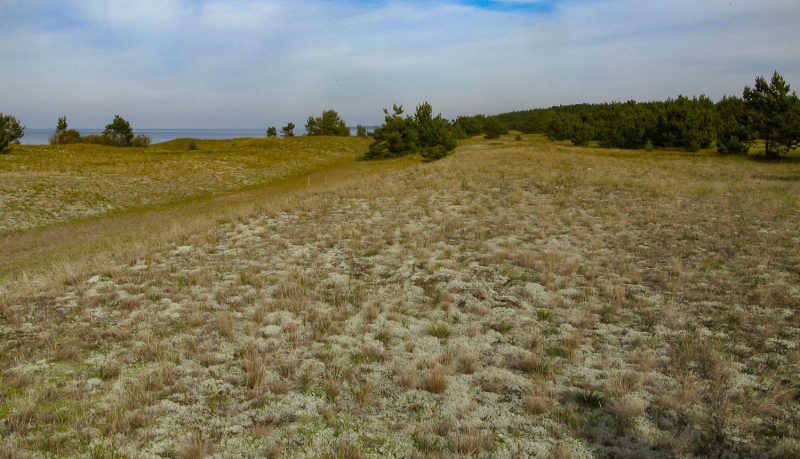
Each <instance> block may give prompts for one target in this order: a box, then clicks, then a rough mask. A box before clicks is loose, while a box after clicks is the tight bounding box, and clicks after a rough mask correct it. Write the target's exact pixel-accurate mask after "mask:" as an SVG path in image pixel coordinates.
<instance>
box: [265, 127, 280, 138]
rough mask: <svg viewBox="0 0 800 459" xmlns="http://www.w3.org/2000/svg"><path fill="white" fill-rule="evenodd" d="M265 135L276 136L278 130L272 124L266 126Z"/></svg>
mask: <svg viewBox="0 0 800 459" xmlns="http://www.w3.org/2000/svg"><path fill="white" fill-rule="evenodd" d="M267 137H278V130H277V129H275V127H274V126H271V127H268V128H267Z"/></svg>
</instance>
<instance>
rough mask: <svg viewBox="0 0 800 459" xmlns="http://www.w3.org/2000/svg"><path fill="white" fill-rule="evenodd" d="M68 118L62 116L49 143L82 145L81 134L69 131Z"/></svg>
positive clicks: (72, 130)
mask: <svg viewBox="0 0 800 459" xmlns="http://www.w3.org/2000/svg"><path fill="white" fill-rule="evenodd" d="M68 127H69V126H68V125H67V117H66V116H62V117H61V118H59V119H58V123H56V130H55V132H53V135H51V136H50V138H49V139H48V142H50V145H58V144H66V143H80V141H81V133H80V132H78V131H76V130H75V129H68Z"/></svg>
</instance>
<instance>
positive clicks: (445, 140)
mask: <svg viewBox="0 0 800 459" xmlns="http://www.w3.org/2000/svg"><path fill="white" fill-rule="evenodd" d="M414 122H415V123H416V124H417V145H418V148H419V153H420V154H421V155H422V157H423V158H424V159H425V161H435V160H437V159H441V158H444V157H445V156H447V155H448V154H449V153H450V152H452V151H453V150H455V148H456V146H458V139H457V137H456V132H455V131H454V130H453V126H452V125H451V124H450V122H449V121H448V120H446V119H444V118H442V114H441V113H440V114H438V115H436V116H435V117H434V116H433V108H432V107H431V104H429V103H428V102H424V103H422V104H421V105H418V106H417V111H416V113H415V114H414Z"/></svg>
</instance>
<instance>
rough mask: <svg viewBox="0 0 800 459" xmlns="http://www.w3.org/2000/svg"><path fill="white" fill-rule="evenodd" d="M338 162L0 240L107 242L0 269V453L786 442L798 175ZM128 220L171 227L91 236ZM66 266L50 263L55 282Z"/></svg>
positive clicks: (599, 163) (513, 160)
mask: <svg viewBox="0 0 800 459" xmlns="http://www.w3.org/2000/svg"><path fill="white" fill-rule="evenodd" d="M304 141H309V142H311V140H307V139H304V138H300V139H299V140H297V142H298V144H297V148H299V149H301V150H302V148H301V147H300V145H301V143H302V142H304ZM317 141H319V142H322V143H321V144H320V145H324V143H325V142H327V141H330V142H339V140H338V139H328V140H326V139H319V140H317V139H314V140H313V142H317ZM254 142H256V141H254ZM276 142H280V140H276ZM341 142H343V143H342V144H341V145H344V146H347V145H349V147H348V148H351V147H352V148H353V149H354V150H355V149H357V148H356V147H357V146H358V145H359V144H357V143H356V141H355V140H354V139H350V140H347V139H345V140H342V141H341ZM348 142H351V143H348ZM236 143H237V144H238V141H236ZM220 145H222V144H220ZM264 145H267V144H266V143H265V144H264ZM308 145H309V148H311V146H312V145H315V144H308ZM198 146H199V148H200V150H199V152H198V153H197V154H200V155H207V156H209V157H213V156H214V154H219V155H220V156H224V155H231V158H234V157H235V155H236V154H237V153H235V148H234V146H232V145H228V146H226V147H225V148H231V149H232V150H231V151H228V152H227V153H226V152H225V151H222V150H224V149H223V148H222V146H220V151H219V152H218V153H213V154H212V153H209V152H206V151H205V150H209V146H208V144H205V142H202V141H200V142H198ZM49 148H51V147H38V149H41V150H48V149H49ZM185 148H186V145H185V144H183V145H178V144H176V146H175V149H176V152H175V153H174V154H175V155H179V154H180V155H189V154H191V153H187V152H185V151H181V152H180V153H179V152H178V150H181V149H182V150H185ZM237 148H238V147H237ZM254 148H255V147H254ZM342 148H344V147H342ZM38 149H37V148H36V147H25V150H24V152H25V155H34V154H35V153H36V152H37V151H38ZM22 151H23V149H22V147H19V149H18V148H17V147H14V149H12V152H11V154H10V155H7V157H8V158H12V159H9V161H11V162H14V161H30V162H29V163H27V164H29V165H30V167H32V168H29V169H19V168H18V169H15V170H16V172H15V173H17V174H20V176H21V177H22V176H26V174H29V175H30V177H28V178H26V180H35V179H36V177H37V171H36V168H35V167H33V166H32V165H33V164H35V162H33V161H34V159H32V158H27V159H24V160H23V159H20V156H19V153H20V152H22ZM342 151H344V150H342ZM86 153H87V154H88V153H89V152H86ZM150 153H155V150H154V151H153V152H150ZM150 153H147V152H142V153H141V154H144V155H146V154H150ZM358 153H359V152H356V151H353V152H352V154H351V153H347V154H345V153H344V152H343V153H342V154H341V156H337V158H338V159H335V160H332V162H330V163H324V164H322V163H320V164H318V165H317V166H313V167H316V169H313V170H311V169H304V168H305V167H309V168H311V167H312V166H302V165H301V166H298V169H296V174H297V175H295V178H294V179H291V178H287V179H276V180H279V181H278V182H275V181H270V180H271V179H270V180H266V181H264V182H260V184H258V185H252V187H251V188H248V189H243V188H241V187H240V188H235V187H234V188H232V189H225V190H218V191H216V192H215V193H217V194H216V195H213V196H211V195H209V196H206V195H195V196H193V197H191V198H186V197H184V198H180V199H177V200H175V201H169V199H171V198H170V196H169V193H167V194H166V195H165V196H166V198H165V199H167V201H169V202H165V203H161V204H157V205H156V204H154V205H153V206H154V207H145V208H143V209H138V210H137V209H115V210H111V211H109V212H107V213H105V214H102V215H100V214H98V215H96V216H94V217H91V218H90V219H88V220H87V219H84V217H75V219H74V220H68V221H60V222H57V223H52V225H51V226H43V227H39V228H31V229H27V230H23V229H18V230H14V232H12V233H8V234H7V235H6V236H3V237H4V238H5V239H4V241H12V240H14V241H21V240H23V239H25V238H28V239H25V240H28V241H33V242H35V243H36V244H34V245H41V246H47V244H48V240H49V239H48V238H52V237H54V236H53V235H54V234H56V233H57V232H58V231H67V232H69V231H71V232H74V233H76V234H78V232H77V231H76V229H77V228H85V230H86V232H87V233H86V234H92V233H94V234H96V235H97V237H98V238H100V239H103V238H109V239H108V240H110V241H112V242H113V243H111V242H106V243H105V244H106V245H102V244H101V245H93V246H86V245H69V244H67V245H65V246H64V247H60V248H58V249H57V250H56V249H53V251H52V252H47V253H49V254H50V255H47V256H43V257H41V258H40V257H39V255H38V254H37V253H38V252H29V257H28V258H30V260H27V261H26V262H25V263H21V262H20V264H17V265H15V266H17V267H16V268H14V269H9V270H8V271H7V273H8V274H7V275H6V277H5V279H4V280H3V281H2V284H0V450H2V451H9V453H7V455H8V456H10V457H24V456H26V455H30V456H34V457H36V456H39V457H51V456H52V457H58V456H59V455H60V456H64V457H112V456H111V455H112V454H113V457H125V458H138V457H155V456H168V457H248V456H259V457H260V456H265V457H442V458H445V457H464V456H473V457H515V455H516V456H522V457H533V456H538V457H575V458H590V457H610V456H615V457H619V456H626V457H651V458H668V457H681V458H691V457H742V458H751V457H752V458H757V457H794V455H796V452H797V451H798V450H800V449H799V448H798V446H797V444H798V442H797V438H799V437H800V427H798V426H800V415H798V410H797V406H798V403H800V386H798V384H797V382H796V379H797V378H796V377H795V376H796V374H797V373H798V371H800V351H798V349H797V342H798V341H800V318H799V317H798V315H797V305H798V304H800V291H799V290H798V288H797V285H800V253H798V251H797V247H798V243H800V233H799V231H800V230H799V229H798V227H797V221H800V215H798V213H800V210H799V209H798V207H797V205H796V196H797V195H798V192H800V180H798V179H797V177H800V163H798V162H795V161H793V160H792V159H791V158H790V159H788V160H784V161H779V162H765V161H754V160H752V159H749V158H725V157H720V156H717V155H715V154H712V153H710V152H699V153H682V152H664V151H655V152H650V153H645V152H639V151H618V150H601V149H597V148H573V147H570V146H567V145H564V144H557V143H548V142H544V141H542V139H541V138H540V137H537V136H522V140H520V141H516V140H514V138H513V136H508V137H502V138H501V139H500V140H494V141H492V142H491V143H489V142H488V141H485V140H479V139H473V140H467V141H464V142H462V143H461V145H460V147H459V149H458V151H457V152H456V154H455V155H453V156H452V157H448V158H446V159H445V160H442V161H439V162H436V163H429V164H419V163H417V162H415V161H414V160H413V159H407V160H403V161H398V162H381V163H364V162H361V163H357V162H355V161H353V159H354V158H355V156H357V154H358ZM134 154H140V153H134ZM170 154H171V153H170ZM242 154H244V153H242ZM302 154H303V153H297V154H296V155H295V156H296V157H300V156H302ZM42 155H43V156H46V153H42ZM254 155H255V153H254ZM348 155H351V156H348ZM74 156H75V157H74V158H70V159H69V160H68V162H69V161H75V162H76V163H77V162H80V161H94V160H93V159H88V158H84V159H80V158H79V156H80V154H79V153H77V152H76V153H75V155H74ZM176 157H177V156H176ZM191 160H192V159H191V158H190V159H187V161H191ZM53 161H55V160H53ZM65 161H67V160H65ZM231 161H233V159H232V160H231ZM253 161H255V159H253ZM245 162H246V161H245ZM5 164H10V163H5ZM43 164H44V163H43ZM53 164H55V162H53ZM15 167H16V166H15ZM37 167H39V166H37ZM41 167H44V166H41ZM48 167H52V168H57V166H56V165H53V166H48ZM65 167H66V166H65ZM92 167H95V166H92ZM96 167H101V166H100V165H97V166H96ZM102 167H105V166H102ZM260 167H263V168H266V169H269V167H270V166H269V165H268V164H267V163H264V164H263V165H262V166H260ZM222 169H224V168H221V169H220V170H222ZM255 169H258V168H257V167H256V168H255ZM309 170H311V172H308V171H309ZM22 171H27V172H22ZM303 171H306V172H305V173H310V174H311V177H312V178H311V185H309V183H308V178H307V176H303V175H302V174H303V173H304V172H303ZM89 172H91V167H88V166H85V169H84V170H83V173H87V174H88V173H89ZM207 172H208V174H210V175H211V174H212V172H211V170H210V169H209V170H208V171H207ZM254 174H256V173H254ZM256 175H257V174H256ZM203 177H204V176H203V175H202V174H201V175H198V176H197V178H196V179H195V180H196V181H199V182H202V180H203ZM324 177H328V180H327V183H326V181H325V179H324ZM280 180H284V181H282V182H281V181H280ZM209 181H211V182H213V181H214V179H213V178H211V177H210V178H209ZM243 186H244V188H247V187H250V186H251V185H243ZM43 199H44V198H43ZM135 217H136V218H135ZM137 218H142V219H144V220H145V221H150V222H152V223H153V226H157V225H155V223H156V222H159V223H160V226H168V227H169V228H174V225H175V224H179V225H178V226H179V227H178V229H168V230H157V231H153V233H154V234H152V235H151V234H150V233H149V232H148V228H150V227H148V226H147V224H142V225H141V226H138V227H137V228H138V229H134V230H130V233H127V234H128V236H127V237H128V238H129V239H122V240H119V239H114V238H113V237H112V236H113V235H114V234H115V233H119V232H122V231H126V230H125V229H124V228H125V224H123V222H135V221H137ZM127 219H129V220H127ZM165 224H166V225H165ZM134 226H136V224H135V223H134ZM69 234H71V233H69ZM3 250H8V249H7V248H6V247H4V249H3ZM60 258H67V259H70V260H71V261H69V262H63V263H57V264H55V265H52V264H51V263H52V261H53V260H58V259H60Z"/></svg>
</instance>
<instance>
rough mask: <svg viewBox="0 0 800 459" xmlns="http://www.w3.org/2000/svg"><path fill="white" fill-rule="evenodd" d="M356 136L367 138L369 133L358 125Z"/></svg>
mask: <svg viewBox="0 0 800 459" xmlns="http://www.w3.org/2000/svg"><path fill="white" fill-rule="evenodd" d="M356 135H357V136H358V137H368V136H369V132H367V128H365V127H364V126H362V125H360V124H359V125H358V126H356Z"/></svg>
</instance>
